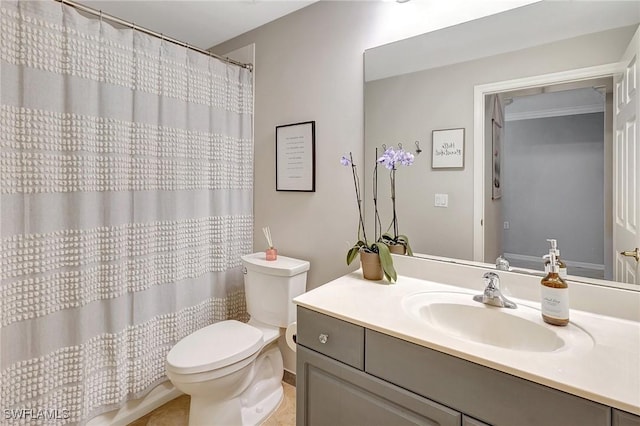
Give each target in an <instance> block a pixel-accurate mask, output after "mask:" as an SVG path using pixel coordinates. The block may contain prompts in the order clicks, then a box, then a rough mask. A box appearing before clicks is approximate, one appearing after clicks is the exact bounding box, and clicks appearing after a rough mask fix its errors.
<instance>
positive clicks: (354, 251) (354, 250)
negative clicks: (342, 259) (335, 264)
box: [347, 245, 360, 265]
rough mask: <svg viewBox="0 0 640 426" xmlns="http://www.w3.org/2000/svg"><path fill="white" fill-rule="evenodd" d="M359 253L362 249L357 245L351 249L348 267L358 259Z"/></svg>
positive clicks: (348, 254)
mask: <svg viewBox="0 0 640 426" xmlns="http://www.w3.org/2000/svg"><path fill="white" fill-rule="evenodd" d="M359 252H360V247H359V246H357V245H356V246H353V247H351V248H350V249H349V251H348V252H347V265H351V262H353V259H355V258H356V256H357V255H358V253H359Z"/></svg>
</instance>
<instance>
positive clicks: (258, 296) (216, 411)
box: [166, 252, 309, 426]
mask: <svg viewBox="0 0 640 426" xmlns="http://www.w3.org/2000/svg"><path fill="white" fill-rule="evenodd" d="M242 264H243V266H244V268H245V276H244V288H245V296H246V299H247V311H248V312H249V315H250V316H251V319H250V320H249V323H248V324H245V323H242V322H239V321H234V320H228V321H221V322H218V323H215V324H211V325H209V326H207V327H204V328H202V329H200V330H198V331H196V332H195V333H192V334H190V335H189V336H187V337H185V338H184V339H182V340H180V341H179V342H178V343H176V345H175V346H174V347H173V348H171V350H170V351H169V354H168V355H167V363H166V370H167V376H168V377H169V379H170V380H171V382H172V383H173V385H174V386H175V387H176V388H178V389H179V390H181V391H182V392H184V393H186V394H189V395H191V407H190V411H189V425H190V426H214V425H224V426H235V425H257V424H260V423H261V422H262V421H263V420H264V419H265V418H267V417H268V416H269V415H270V414H271V413H272V412H273V411H274V410H275V409H276V408H277V407H278V404H279V403H280V401H281V400H282V396H283V389H282V382H281V380H282V374H283V366H282V354H281V353H280V350H279V349H278V346H277V340H278V337H279V336H280V335H281V334H282V333H283V331H284V329H283V327H287V326H288V325H289V324H290V323H292V322H293V321H295V320H296V311H295V305H294V304H293V302H292V299H293V298H294V297H296V296H298V295H300V294H302V293H304V291H305V287H306V282H307V271H308V270H309V262H307V261H304V260H298V259H292V258H289V257H285V256H278V259H277V260H275V261H267V260H266V259H265V253H264V252H261V253H254V254H249V255H246V256H243V257H242Z"/></svg>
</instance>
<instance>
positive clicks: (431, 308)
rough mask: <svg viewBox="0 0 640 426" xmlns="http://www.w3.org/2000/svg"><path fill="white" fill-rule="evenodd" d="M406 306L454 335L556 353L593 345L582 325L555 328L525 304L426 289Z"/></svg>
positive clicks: (413, 314)
mask: <svg viewBox="0 0 640 426" xmlns="http://www.w3.org/2000/svg"><path fill="white" fill-rule="evenodd" d="M402 305H403V309H404V311H405V312H407V313H408V314H409V315H410V316H411V317H413V318H415V319H417V320H419V321H422V322H424V323H425V325H426V326H429V327H431V328H432V329H434V330H437V331H439V332H442V333H445V334H447V335H449V336H451V337H454V338H457V339H462V340H466V341H471V342H474V343H480V344H484V345H491V346H496V347H500V348H505V349H510V350H518V351H528V352H556V351H560V350H563V349H565V348H568V347H571V348H572V350H583V349H589V348H591V347H593V339H592V338H591V336H590V335H589V334H588V333H586V332H585V331H584V330H583V329H581V328H580V327H577V326H575V325H573V324H571V323H570V324H569V325H568V326H566V327H556V326H552V325H549V324H546V323H545V322H544V321H542V317H541V315H540V311H539V310H537V309H534V308H531V307H528V306H524V305H522V304H518V307H517V308H516V309H507V308H498V307H494V306H488V305H484V304H482V303H479V302H476V301H474V300H473V295H472V294H467V293H456V292H424V293H416V294H412V295H409V296H406V297H405V298H404V299H403V303H402Z"/></svg>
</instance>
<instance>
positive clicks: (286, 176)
mask: <svg viewBox="0 0 640 426" xmlns="http://www.w3.org/2000/svg"><path fill="white" fill-rule="evenodd" d="M315 138H316V122H315V121H305V122H303V123H295V124H285V125H282V126H276V190H277V191H300V192H315V190H316V152H315V151H316V145H315V143H316V141H315Z"/></svg>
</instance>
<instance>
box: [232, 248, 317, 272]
mask: <svg viewBox="0 0 640 426" xmlns="http://www.w3.org/2000/svg"><path fill="white" fill-rule="evenodd" d="M242 264H243V265H244V267H245V268H247V269H249V270H252V271H256V272H260V273H262V274H267V275H277V276H280V277H292V276H294V275H298V274H301V273H303V272H307V271H308V270H309V266H310V264H309V262H308V261H306V260H300V259H294V258H292V257H286V256H280V255H278V258H277V259H276V260H267V259H266V255H265V253H264V252H258V253H252V254H247V255H245V256H242Z"/></svg>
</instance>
